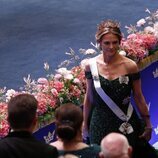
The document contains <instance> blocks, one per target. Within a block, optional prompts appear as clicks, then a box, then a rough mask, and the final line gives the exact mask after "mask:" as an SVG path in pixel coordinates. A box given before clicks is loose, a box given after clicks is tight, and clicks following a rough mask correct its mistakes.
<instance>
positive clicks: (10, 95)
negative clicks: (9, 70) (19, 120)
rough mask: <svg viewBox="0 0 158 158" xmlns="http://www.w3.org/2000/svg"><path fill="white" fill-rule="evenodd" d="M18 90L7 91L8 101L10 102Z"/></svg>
mask: <svg viewBox="0 0 158 158" xmlns="http://www.w3.org/2000/svg"><path fill="white" fill-rule="evenodd" d="M15 94H16V91H15V90H14V89H9V90H7V92H6V102H8V101H9V100H10V99H11V98H12V97H13V96H15Z"/></svg>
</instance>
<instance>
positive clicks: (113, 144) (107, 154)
mask: <svg viewBox="0 0 158 158" xmlns="http://www.w3.org/2000/svg"><path fill="white" fill-rule="evenodd" d="M131 157H132V147H131V146H130V145H129V143H128V140H127V138H126V137H125V136H124V135H123V134H120V133H114V132H112V133H110V134H108V135H106V136H105V137H104V138H103V139H102V141H101V152H100V158H131Z"/></svg>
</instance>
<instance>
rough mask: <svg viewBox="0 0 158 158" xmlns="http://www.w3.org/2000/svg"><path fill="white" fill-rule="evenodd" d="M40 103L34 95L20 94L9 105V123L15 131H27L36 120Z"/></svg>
mask: <svg viewBox="0 0 158 158" xmlns="http://www.w3.org/2000/svg"><path fill="white" fill-rule="evenodd" d="M37 105H38V102H37V100H36V99H35V97H34V96H33V95H30V94H19V95H17V96H15V97H13V98H11V100H10V101H9V103H8V122H9V124H10V127H11V128H12V129H14V130H20V129H27V128H30V127H31V126H32V125H33V122H34V121H35V119H36V110H37Z"/></svg>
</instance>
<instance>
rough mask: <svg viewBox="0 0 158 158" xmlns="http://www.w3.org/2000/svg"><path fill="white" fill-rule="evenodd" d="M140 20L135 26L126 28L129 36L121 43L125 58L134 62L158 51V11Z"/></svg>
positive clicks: (147, 10)
mask: <svg viewBox="0 0 158 158" xmlns="http://www.w3.org/2000/svg"><path fill="white" fill-rule="evenodd" d="M146 12H147V13H148V14H149V16H147V17H145V18H142V19H140V20H139V21H138V22H137V24H136V26H133V25H130V26H126V28H127V32H128V33H129V35H128V36H127V38H126V39H125V38H124V39H123V40H122V42H121V49H123V50H124V51H125V52H126V53H127V54H126V55H127V56H128V57H129V58H131V59H133V60H135V61H136V62H139V61H140V60H142V59H144V58H146V57H148V56H150V55H152V54H153V53H155V52H156V50H158V10H157V11H156V12H154V13H151V12H150V11H149V9H146Z"/></svg>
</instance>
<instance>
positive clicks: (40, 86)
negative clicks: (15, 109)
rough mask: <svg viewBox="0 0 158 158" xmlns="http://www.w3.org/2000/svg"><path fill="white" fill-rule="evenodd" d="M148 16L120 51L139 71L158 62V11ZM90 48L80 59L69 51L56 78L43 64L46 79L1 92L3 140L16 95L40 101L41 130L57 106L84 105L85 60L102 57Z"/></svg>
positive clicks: (132, 29)
mask: <svg viewBox="0 0 158 158" xmlns="http://www.w3.org/2000/svg"><path fill="white" fill-rule="evenodd" d="M146 12H147V13H148V14H149V16H148V17H146V18H145V19H144V18H143V19H141V20H139V21H138V22H137V25H136V26H132V25H130V26H129V27H128V26H126V28H127V29H128V30H127V32H128V33H129V35H128V36H127V38H123V40H122V42H121V51H120V53H121V54H123V55H126V56H127V57H129V58H131V59H133V60H135V61H136V62H137V64H138V67H139V68H140V70H142V69H144V68H145V67H147V66H148V65H149V64H151V63H152V62H155V61H157V60H158V10H157V11H156V12H154V13H151V12H150V11H149V10H148V9H147V10H146ZM146 25H147V26H146ZM91 44H92V45H93V46H94V48H95V49H87V50H85V49H80V50H79V53H80V55H76V53H75V52H74V51H73V50H72V49H71V48H70V52H66V54H67V55H69V56H70V59H69V60H65V61H63V62H62V63H61V64H60V65H59V69H57V70H56V73H55V74H52V73H51V72H50V69H49V64H48V63H44V69H45V71H46V72H47V75H46V77H41V78H39V79H37V80H32V79H31V76H30V75H28V76H27V77H24V78H23V79H24V82H25V85H24V86H23V87H21V88H20V90H19V91H15V90H13V89H9V90H7V89H6V87H4V88H0V109H1V110H0V138H1V137H4V136H5V135H7V133H8V131H9V125H8V123H7V103H8V101H9V100H10V98H11V97H13V96H15V95H18V94H20V93H29V94H33V95H34V96H35V97H36V99H37V100H38V110H37V112H38V116H39V127H38V128H41V127H43V126H45V125H47V124H49V123H50V122H51V121H52V119H53V118H54V111H55V109H56V108H57V107H58V106H60V105H62V104H64V103H68V102H72V103H74V104H76V105H81V104H82V103H83V99H84V94H85V92H86V83H85V75H84V70H83V67H82V66H83V65H84V63H85V62H86V60H82V59H83V57H85V56H86V57H87V58H88V56H92V55H96V53H100V52H99V51H98V50H99V49H98V46H97V45H94V44H93V43H91ZM79 61H80V62H79ZM81 61H82V62H81ZM72 63H73V64H74V63H75V65H77V66H74V67H73V68H72V69H70V70H68V69H67V68H66V67H67V66H68V65H69V64H72Z"/></svg>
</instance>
